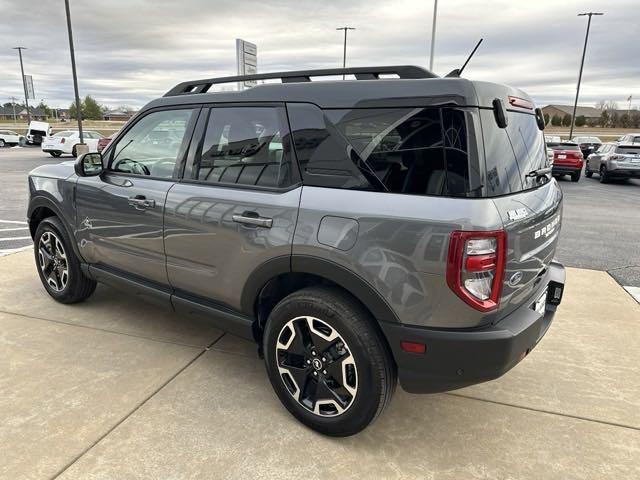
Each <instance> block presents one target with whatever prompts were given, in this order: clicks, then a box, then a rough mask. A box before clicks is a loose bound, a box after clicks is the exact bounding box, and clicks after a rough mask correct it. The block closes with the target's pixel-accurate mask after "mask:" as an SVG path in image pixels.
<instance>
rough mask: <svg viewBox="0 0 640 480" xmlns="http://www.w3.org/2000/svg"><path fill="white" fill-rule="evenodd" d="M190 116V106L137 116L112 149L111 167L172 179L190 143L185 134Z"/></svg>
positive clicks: (191, 110)
mask: <svg viewBox="0 0 640 480" xmlns="http://www.w3.org/2000/svg"><path fill="white" fill-rule="evenodd" d="M193 116H194V110H193V109H181V110H165V111H158V112H153V113H150V114H148V115H145V116H144V117H142V118H140V120H138V122H137V123H136V124H135V125H133V127H131V128H130V129H129V130H128V131H127V133H125V134H124V136H123V137H122V138H120V139H119V140H118V143H117V144H116V145H115V148H113V150H112V152H113V153H112V157H111V161H110V164H109V165H110V167H109V168H110V170H112V171H114V172H122V173H130V174H134V175H146V176H151V177H159V178H171V177H172V176H173V171H174V168H175V165H176V163H177V161H178V159H179V158H180V157H182V156H183V155H184V152H185V149H186V147H187V144H188V143H189V139H188V138H187V136H186V135H185V133H186V132H187V130H189V128H190V123H191V121H192V117H193Z"/></svg>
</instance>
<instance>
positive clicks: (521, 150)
mask: <svg viewBox="0 0 640 480" xmlns="http://www.w3.org/2000/svg"><path fill="white" fill-rule="evenodd" d="M507 134H508V135H509V140H510V141H511V145H512V147H513V151H514V153H515V156H516V161H517V162H518V168H519V170H520V175H521V181H522V186H523V188H524V189H525V190H526V189H529V188H533V187H535V186H536V185H538V180H537V179H536V177H535V176H533V177H529V176H527V174H528V173H529V172H532V171H534V170H538V169H540V168H544V167H546V166H547V161H548V159H547V153H546V148H545V146H544V137H543V135H542V132H541V131H540V129H539V128H538V124H537V122H536V117H535V115H529V114H527V113H516V112H509V125H508V126H507ZM576 148H578V146H577V145H576Z"/></svg>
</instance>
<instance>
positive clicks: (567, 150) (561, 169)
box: [547, 142, 584, 182]
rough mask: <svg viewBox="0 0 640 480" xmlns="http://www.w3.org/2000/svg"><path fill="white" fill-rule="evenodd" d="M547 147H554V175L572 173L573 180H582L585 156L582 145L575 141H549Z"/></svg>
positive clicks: (552, 170) (552, 172) (552, 166)
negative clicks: (581, 149)
mask: <svg viewBox="0 0 640 480" xmlns="http://www.w3.org/2000/svg"><path fill="white" fill-rule="evenodd" d="M547 147H549V148H551V149H553V163H552V165H551V174H552V175H553V176H554V177H560V176H562V175H571V181H572V182H577V181H579V180H580V175H581V173H582V167H583V165H584V156H583V155H582V152H581V151H580V146H579V145H578V144H577V143H573V142H559V143H547Z"/></svg>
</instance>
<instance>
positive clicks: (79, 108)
mask: <svg viewBox="0 0 640 480" xmlns="http://www.w3.org/2000/svg"><path fill="white" fill-rule="evenodd" d="M64 8H65V10H66V12H67V31H68V32H69V51H70V52H71V73H72V74H73V89H74V91H75V94H76V118H77V119H78V133H79V134H80V143H84V138H83V136H82V105H81V104H80V94H79V93H78V77H77V75H76V55H75V52H74V50H73V33H72V31H71V12H69V0H64Z"/></svg>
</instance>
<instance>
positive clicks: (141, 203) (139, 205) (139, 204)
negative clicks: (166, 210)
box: [129, 195, 156, 210]
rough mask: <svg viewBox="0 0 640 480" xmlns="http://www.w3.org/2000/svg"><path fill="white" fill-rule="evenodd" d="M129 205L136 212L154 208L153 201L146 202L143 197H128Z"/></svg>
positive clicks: (154, 202)
mask: <svg viewBox="0 0 640 480" xmlns="http://www.w3.org/2000/svg"><path fill="white" fill-rule="evenodd" d="M129 205H131V206H132V207H133V208H135V209H136V210H146V209H148V208H154V207H155V206H156V201H155V200H147V197H145V196H144V195H136V196H135V197H129Z"/></svg>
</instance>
